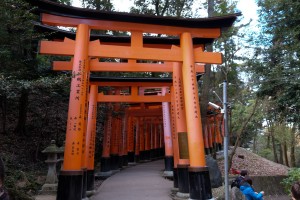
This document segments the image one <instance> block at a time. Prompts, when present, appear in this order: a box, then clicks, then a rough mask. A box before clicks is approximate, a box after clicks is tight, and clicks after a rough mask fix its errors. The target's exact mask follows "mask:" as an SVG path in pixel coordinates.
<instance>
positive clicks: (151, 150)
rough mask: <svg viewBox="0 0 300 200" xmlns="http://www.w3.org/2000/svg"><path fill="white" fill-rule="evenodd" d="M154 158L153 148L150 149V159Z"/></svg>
mask: <svg viewBox="0 0 300 200" xmlns="http://www.w3.org/2000/svg"><path fill="white" fill-rule="evenodd" d="M154 159H155V149H150V160H154Z"/></svg>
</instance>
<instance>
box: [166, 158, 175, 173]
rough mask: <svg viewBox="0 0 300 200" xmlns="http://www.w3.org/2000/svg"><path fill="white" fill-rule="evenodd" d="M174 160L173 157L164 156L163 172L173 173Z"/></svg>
mask: <svg viewBox="0 0 300 200" xmlns="http://www.w3.org/2000/svg"><path fill="white" fill-rule="evenodd" d="M173 167H174V158H173V156H165V171H173Z"/></svg>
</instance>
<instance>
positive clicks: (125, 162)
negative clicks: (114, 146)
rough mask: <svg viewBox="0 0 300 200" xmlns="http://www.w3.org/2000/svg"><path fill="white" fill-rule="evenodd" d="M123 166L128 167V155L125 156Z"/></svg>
mask: <svg viewBox="0 0 300 200" xmlns="http://www.w3.org/2000/svg"><path fill="white" fill-rule="evenodd" d="M122 157H123V159H122V160H123V166H128V156H127V155H123V156H122Z"/></svg>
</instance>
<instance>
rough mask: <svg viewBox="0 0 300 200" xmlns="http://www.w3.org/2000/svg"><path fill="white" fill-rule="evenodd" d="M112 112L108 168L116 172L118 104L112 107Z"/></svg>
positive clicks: (117, 161) (117, 167) (117, 160)
mask: <svg viewBox="0 0 300 200" xmlns="http://www.w3.org/2000/svg"><path fill="white" fill-rule="evenodd" d="M113 107H114V108H113V111H114V114H113V118H112V127H113V128H112V132H111V133H112V134H111V138H110V139H111V146H110V167H111V169H112V170H118V169H119V160H120V158H119V139H120V137H119V135H120V133H119V130H120V129H119V126H120V123H119V119H118V116H117V114H116V113H117V112H118V111H119V109H120V104H119V103H116V104H115V105H114V106H113Z"/></svg>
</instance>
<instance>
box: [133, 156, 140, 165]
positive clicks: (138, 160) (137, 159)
mask: <svg viewBox="0 0 300 200" xmlns="http://www.w3.org/2000/svg"><path fill="white" fill-rule="evenodd" d="M134 161H135V162H136V163H138V162H140V155H134Z"/></svg>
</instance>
